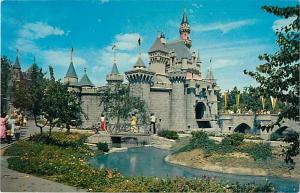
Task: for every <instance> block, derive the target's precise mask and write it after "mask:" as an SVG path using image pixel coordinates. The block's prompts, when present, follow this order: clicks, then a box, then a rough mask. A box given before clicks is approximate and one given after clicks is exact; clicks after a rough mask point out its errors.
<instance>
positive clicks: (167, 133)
mask: <svg viewBox="0 0 300 193" xmlns="http://www.w3.org/2000/svg"><path fill="white" fill-rule="evenodd" d="M158 136H160V137H165V138H167V139H178V138H179V136H178V133H177V132H176V131H170V130H161V131H159V132H158Z"/></svg>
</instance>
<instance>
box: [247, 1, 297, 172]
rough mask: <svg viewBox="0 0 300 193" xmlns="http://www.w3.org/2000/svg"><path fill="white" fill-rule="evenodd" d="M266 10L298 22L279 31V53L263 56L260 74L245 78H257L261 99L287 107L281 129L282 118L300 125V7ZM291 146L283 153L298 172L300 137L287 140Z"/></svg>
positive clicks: (287, 161)
mask: <svg viewBox="0 0 300 193" xmlns="http://www.w3.org/2000/svg"><path fill="white" fill-rule="evenodd" d="M262 8H263V10H265V11H266V12H269V13H272V14H274V15H277V16H279V17H283V18H294V21H293V22H292V23H291V24H288V25H286V26H283V27H281V29H278V30H277V31H276V35H277V40H276V43H277V45H278V46H279V50H278V51H277V52H275V53H274V54H266V53H265V54H263V55H260V56H259V59H260V60H263V61H265V63H264V64H262V65H259V66H258V67H257V68H256V72H250V71H246V70H245V71H244V73H245V74H248V75H250V76H251V77H252V78H254V79H255V80H256V81H257V82H258V83H259V86H258V88H257V90H258V92H259V94H260V95H269V96H273V97H277V99H278V100H279V101H281V102H285V103H286V105H285V106H284V107H283V108H282V109H281V113H280V116H279V118H278V120H277V122H276V123H275V124H273V125H271V126H270V127H273V126H274V125H278V126H280V121H281V120H282V118H284V117H285V118H289V119H294V120H296V121H299V54H300V41H299V36H300V34H299V28H300V25H299V22H300V20H299V14H300V7H299V5H296V6H295V7H285V8H279V7H273V6H263V7H262ZM284 141H285V142H287V143H289V147H288V149H287V150H283V155H284V156H285V159H284V160H285V162H286V163H287V164H289V166H290V169H293V168H294V165H295V163H294V161H293V159H292V157H294V156H296V155H298V154H299V134H298V133H296V132H294V134H291V135H289V136H287V137H285V138H284Z"/></svg>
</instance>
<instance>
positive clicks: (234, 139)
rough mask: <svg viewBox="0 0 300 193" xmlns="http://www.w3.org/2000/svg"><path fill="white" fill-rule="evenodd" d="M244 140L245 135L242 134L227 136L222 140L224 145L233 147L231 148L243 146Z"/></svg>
mask: <svg viewBox="0 0 300 193" xmlns="http://www.w3.org/2000/svg"><path fill="white" fill-rule="evenodd" d="M243 140H244V135H243V134H241V133H234V134H231V135H227V136H225V137H224V139H223V140H222V144H223V145H231V146H239V145H241V144H242V142H243Z"/></svg>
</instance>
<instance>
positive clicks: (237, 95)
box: [236, 93, 241, 108]
mask: <svg viewBox="0 0 300 193" xmlns="http://www.w3.org/2000/svg"><path fill="white" fill-rule="evenodd" d="M240 98H241V94H240V93H237V94H236V105H237V108H239V107H240Z"/></svg>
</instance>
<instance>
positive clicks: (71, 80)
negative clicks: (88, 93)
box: [64, 48, 78, 86]
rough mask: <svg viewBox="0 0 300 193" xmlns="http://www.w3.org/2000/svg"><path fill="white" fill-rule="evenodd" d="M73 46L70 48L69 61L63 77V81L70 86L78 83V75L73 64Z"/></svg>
mask: <svg viewBox="0 0 300 193" xmlns="http://www.w3.org/2000/svg"><path fill="white" fill-rule="evenodd" d="M73 51H74V50H73V48H72V49H71V56H70V57H71V61H70V65H69V68H68V71H67V74H66V76H65V77H64V83H65V84H69V85H70V86H75V85H77V84H78V77H77V74H76V71H75V68H74V65H73Z"/></svg>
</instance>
